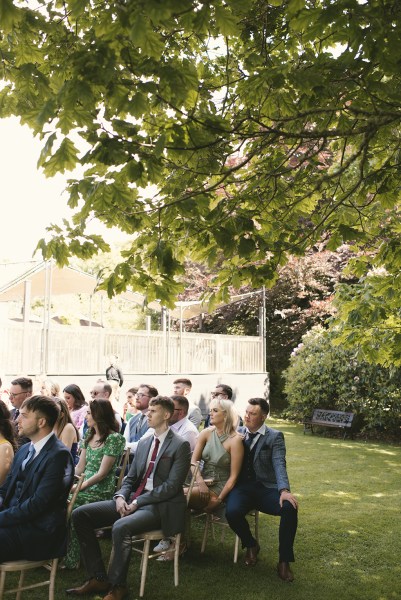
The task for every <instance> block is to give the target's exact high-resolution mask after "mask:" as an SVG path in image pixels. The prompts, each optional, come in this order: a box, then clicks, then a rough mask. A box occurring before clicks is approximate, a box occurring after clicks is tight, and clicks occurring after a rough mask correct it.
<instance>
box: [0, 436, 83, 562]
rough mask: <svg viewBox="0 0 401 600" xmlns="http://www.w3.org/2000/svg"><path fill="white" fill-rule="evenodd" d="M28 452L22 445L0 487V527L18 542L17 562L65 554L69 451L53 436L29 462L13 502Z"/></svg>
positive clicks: (71, 471) (70, 469)
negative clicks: (20, 547)
mask: <svg viewBox="0 0 401 600" xmlns="http://www.w3.org/2000/svg"><path fill="white" fill-rule="evenodd" d="M28 452H29V444H25V445H24V446H22V447H21V448H20V449H19V450H18V452H17V453H16V455H15V457H14V461H13V464H12V466H11V469H10V472H9V474H8V476H7V479H6V481H5V482H4V484H3V485H2V486H1V487H0V528H14V529H15V533H16V536H18V538H19V539H20V540H21V541H22V543H23V546H24V548H25V550H24V556H21V557H20V558H21V559H27V560H41V559H45V558H56V557H58V556H63V555H64V554H65V551H66V542H67V523H66V507H67V498H68V493H69V491H70V488H71V485H72V482H73V478H74V463H73V460H72V456H71V453H70V451H69V450H68V449H67V448H66V447H65V446H64V444H62V443H61V442H60V441H59V440H58V438H57V437H56V436H55V435H54V434H53V435H52V436H51V437H50V439H49V440H48V441H47V442H46V444H45V446H44V447H43V448H42V450H41V451H40V452H39V454H38V456H37V457H36V458H35V459H34V460H33V461H32V463H31V464H30V466H29V469H28V471H27V473H26V478H25V480H24V482H23V485H22V489H21V493H20V497H19V501H18V503H15V502H14V500H15V493H16V486H17V483H18V475H19V472H20V467H21V464H22V462H23V461H24V459H25V458H26V456H27V455H28Z"/></svg>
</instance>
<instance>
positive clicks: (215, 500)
mask: <svg viewBox="0 0 401 600" xmlns="http://www.w3.org/2000/svg"><path fill="white" fill-rule="evenodd" d="M221 504H222V502H221V500H220V498H219V497H218V496H213V495H211V496H210V500H209V504H208V505H207V506H206V508H205V511H206V512H207V513H211V512H214V511H215V510H216V509H218V508H219V507H220V506H221Z"/></svg>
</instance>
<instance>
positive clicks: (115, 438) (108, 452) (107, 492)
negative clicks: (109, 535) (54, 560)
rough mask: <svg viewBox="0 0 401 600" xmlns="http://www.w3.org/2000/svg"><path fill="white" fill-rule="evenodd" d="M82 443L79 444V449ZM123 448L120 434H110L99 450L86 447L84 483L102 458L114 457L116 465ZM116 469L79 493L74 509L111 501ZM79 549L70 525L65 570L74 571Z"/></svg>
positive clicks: (94, 471)
mask: <svg viewBox="0 0 401 600" xmlns="http://www.w3.org/2000/svg"><path fill="white" fill-rule="evenodd" d="M83 445H84V443H83V442H81V447H83ZM124 448H125V439H124V436H122V435H121V433H111V434H110V435H109V436H108V437H107V439H106V441H105V442H104V444H103V446H100V447H99V448H91V446H89V445H88V446H87V447H86V465H85V472H84V473H85V476H84V481H87V480H88V479H89V478H90V477H92V476H93V475H95V474H96V473H97V472H98V471H99V468H100V464H101V462H102V460H103V456H114V457H115V458H116V463H118V459H119V458H120V457H121V455H122V453H123V452H124ZM116 468H117V464H115V465H114V466H113V467H112V468H111V469H110V472H109V473H108V475H106V477H105V478H104V479H102V481H99V482H98V483H95V484H94V485H92V486H90V487H89V488H87V489H85V490H83V491H81V492H79V494H78V496H77V498H76V501H75V505H74V507H75V508H76V507H78V506H83V505H84V504H90V503H91V502H98V501H99V500H111V499H112V497H113V495H114V491H115V487H116ZM79 559H80V549H79V543H78V539H77V536H76V533H75V530H74V526H73V524H72V523H71V527H70V537H69V540H68V549H67V556H66V558H65V560H64V564H65V567H66V568H67V569H74V568H76V567H77V565H78V564H79Z"/></svg>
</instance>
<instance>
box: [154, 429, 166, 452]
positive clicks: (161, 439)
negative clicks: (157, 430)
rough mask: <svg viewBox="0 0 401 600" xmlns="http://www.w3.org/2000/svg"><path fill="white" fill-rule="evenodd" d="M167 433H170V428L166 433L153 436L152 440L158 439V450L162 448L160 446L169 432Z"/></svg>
mask: <svg viewBox="0 0 401 600" xmlns="http://www.w3.org/2000/svg"><path fill="white" fill-rule="evenodd" d="M169 431H170V427H168V429H167V431H163V433H162V434H160V435H155V436H154V438H155V439H156V438H158V439H159V442H160V446H159V448H161V447H162V445H163V442H164V440H165V439H166V437H167V434H168V432H169Z"/></svg>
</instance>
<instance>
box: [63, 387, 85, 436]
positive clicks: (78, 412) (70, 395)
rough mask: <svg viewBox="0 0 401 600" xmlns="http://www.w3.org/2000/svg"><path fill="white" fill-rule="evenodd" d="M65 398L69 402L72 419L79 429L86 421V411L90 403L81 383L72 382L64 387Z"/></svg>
mask: <svg viewBox="0 0 401 600" xmlns="http://www.w3.org/2000/svg"><path fill="white" fill-rule="evenodd" d="M63 393H64V400H65V401H66V402H67V405H68V408H69V411H70V413H71V419H72V422H73V423H74V425H75V427H76V428H77V429H79V428H80V427H81V425H82V423H83V422H84V419H85V417H86V411H87V410H88V403H87V402H86V400H85V396H84V395H83V393H82V390H81V388H80V387H79V385H76V384H75V383H71V384H70V385H67V386H66V387H65V388H64V389H63Z"/></svg>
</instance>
